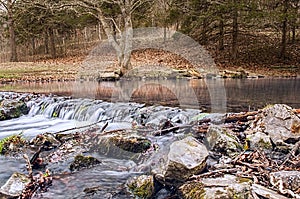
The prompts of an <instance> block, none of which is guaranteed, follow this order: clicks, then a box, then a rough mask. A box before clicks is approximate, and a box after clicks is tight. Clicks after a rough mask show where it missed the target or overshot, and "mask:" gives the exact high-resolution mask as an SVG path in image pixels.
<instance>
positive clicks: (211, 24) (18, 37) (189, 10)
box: [0, 0, 300, 68]
mask: <svg viewBox="0 0 300 199" xmlns="http://www.w3.org/2000/svg"><path fill="white" fill-rule="evenodd" d="M299 7H300V1H299V0H184V1H182V0H181V1H179V0H105V1H104V0H75V1H71V0H63V1H51V0H43V1H42V0H33V1H26V0H0V40H1V44H0V58H1V60H0V61H1V62H5V61H33V60H37V59H41V58H57V57H64V56H77V55H78V54H79V55H81V54H85V53H87V52H88V50H89V49H90V47H91V46H92V45H93V44H95V43H96V42H97V41H99V40H101V39H103V38H108V39H109V40H110V41H111V42H112V44H113V46H114V48H115V49H116V51H117V54H118V60H119V65H120V66H121V67H125V68H128V67H130V66H129V65H130V62H128V60H130V53H128V52H130V51H128V48H130V46H126V42H124V41H125V40H126V39H130V38H131V37H132V34H131V31H132V29H133V28H139V27H153V26H156V27H163V28H165V30H167V29H173V30H177V31H180V32H183V33H184V34H187V35H189V36H191V37H192V38H193V39H195V40H196V41H198V42H199V43H200V44H201V45H204V46H205V47H206V48H207V49H208V50H209V51H210V52H211V53H212V55H213V57H214V58H215V59H216V61H217V63H219V64H239V63H249V64H259V65H261V64H262V65H263V64H273V63H272V62H282V63H288V64H294V63H295V64H297V63H299V62H300V61H299V60H297V59H298V57H300V56H299V55H298V54H299V53H298V52H299V51H300V50H299V48H300V47H299V42H300V41H299V40H300V39H299V23H300V19H299V15H300V9H299ZM124 31H125V32H126V33H128V34H125V35H123V36H121V37H120V39H119V40H117V39H116V38H117V37H116V35H117V34H119V33H121V32H124ZM82 49H83V50H82ZM297 53H298V54H297Z"/></svg>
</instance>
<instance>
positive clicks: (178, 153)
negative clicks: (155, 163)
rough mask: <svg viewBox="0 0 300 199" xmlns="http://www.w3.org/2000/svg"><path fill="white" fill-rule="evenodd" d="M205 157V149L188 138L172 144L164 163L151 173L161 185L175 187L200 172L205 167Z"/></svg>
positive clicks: (194, 140) (206, 155)
mask: <svg viewBox="0 0 300 199" xmlns="http://www.w3.org/2000/svg"><path fill="white" fill-rule="evenodd" d="M207 157H208V151H207V149H206V147H205V146H204V145H203V144H202V143H200V142H198V141H197V140H196V139H195V138H193V137H191V136H189V137H186V138H184V139H182V140H179V141H175V142H173V143H172V144H171V146H170V151H169V153H168V155H167V157H166V161H165V162H164V163H163V164H162V165H161V167H160V168H156V169H153V170H152V172H153V173H154V174H155V176H156V178H157V179H158V180H159V181H161V182H162V183H166V184H172V185H174V184H175V185H176V184H177V183H183V182H184V181H185V180H187V179H188V178H189V177H191V176H192V175H194V174H198V173H200V172H202V171H203V169H204V168H205V167H206V160H207Z"/></svg>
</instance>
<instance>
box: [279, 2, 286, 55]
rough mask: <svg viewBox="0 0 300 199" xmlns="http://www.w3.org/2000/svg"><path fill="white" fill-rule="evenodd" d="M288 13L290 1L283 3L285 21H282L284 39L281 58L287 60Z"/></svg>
mask: <svg viewBox="0 0 300 199" xmlns="http://www.w3.org/2000/svg"><path fill="white" fill-rule="evenodd" d="M287 11H288V0H284V2H283V16H284V17H283V21H282V30H281V31H282V38H281V49H280V58H282V59H285V58H286V45H287V39H286V37H287V22H288V18H287V14H288V13H287Z"/></svg>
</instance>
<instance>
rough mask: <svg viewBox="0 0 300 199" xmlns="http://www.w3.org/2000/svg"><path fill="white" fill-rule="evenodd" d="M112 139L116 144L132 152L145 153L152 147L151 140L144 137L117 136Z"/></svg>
mask: <svg viewBox="0 0 300 199" xmlns="http://www.w3.org/2000/svg"><path fill="white" fill-rule="evenodd" d="M111 141H112V142H113V143H114V145H115V146H117V147H119V148H121V149H123V150H125V151H129V152H132V153H143V152H145V151H147V150H148V149H149V148H150V147H151V141H150V140H148V139H146V138H143V137H135V136H132V137H123V136H115V137H112V138H111Z"/></svg>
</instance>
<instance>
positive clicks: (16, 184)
mask: <svg viewBox="0 0 300 199" xmlns="http://www.w3.org/2000/svg"><path fill="white" fill-rule="evenodd" d="M29 182H30V179H29V178H28V177H27V176H26V175H25V174H22V173H17V172H16V173H13V174H12V176H11V177H10V178H9V179H8V180H7V182H6V183H5V184H4V185H3V186H2V187H1V188H0V198H11V197H18V196H20V195H21V193H22V191H23V189H24V188H25V187H26V185H27V184H28V183H29Z"/></svg>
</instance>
